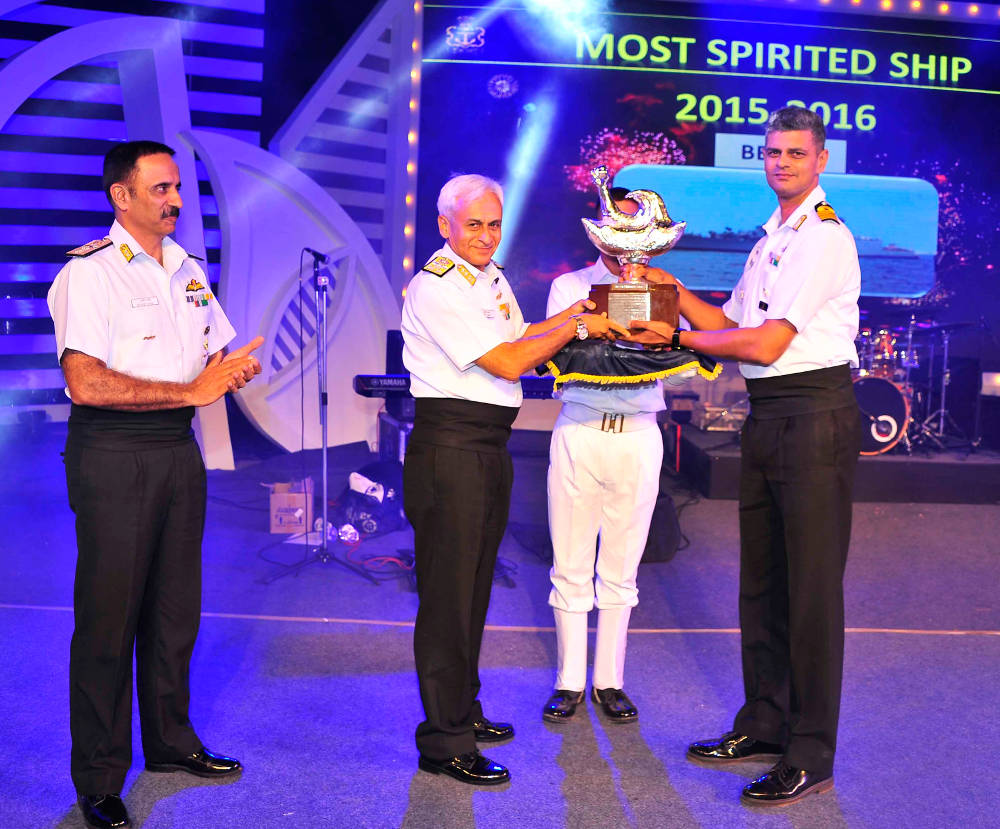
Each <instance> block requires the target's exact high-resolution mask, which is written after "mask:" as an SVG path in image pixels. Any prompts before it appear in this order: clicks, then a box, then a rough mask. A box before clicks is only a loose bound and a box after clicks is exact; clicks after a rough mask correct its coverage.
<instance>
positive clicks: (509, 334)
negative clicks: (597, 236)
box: [401, 175, 628, 785]
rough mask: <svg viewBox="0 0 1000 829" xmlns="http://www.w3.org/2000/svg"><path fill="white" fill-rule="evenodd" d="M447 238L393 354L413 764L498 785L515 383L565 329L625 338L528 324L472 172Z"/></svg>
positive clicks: (496, 208) (502, 778)
mask: <svg viewBox="0 0 1000 829" xmlns="http://www.w3.org/2000/svg"><path fill="white" fill-rule="evenodd" d="M438 214H439V215H438V231H439V232H440V234H441V236H442V237H443V238H444V239H445V245H444V246H443V247H442V248H441V249H440V250H438V251H437V252H436V253H435V255H434V256H433V257H432V258H431V260H430V261H429V262H428V263H427V264H426V265H425V266H424V268H423V270H421V271H420V272H419V273H417V274H416V275H415V276H414V277H413V279H412V280H411V282H410V284H409V286H408V287H407V290H406V299H405V301H404V303H403V314H402V322H401V328H402V332H403V362H404V364H405V366H406V368H407V370H408V371H409V372H410V390H411V392H412V394H413V396H414V397H415V398H416V415H415V420H414V426H413V432H412V433H411V435H410V439H409V442H408V445H407V449H406V459H405V462H404V465H403V500H404V507H405V510H406V516H407V518H408V519H409V521H410V523H411V525H412V526H413V532H414V548H415V555H416V563H415V566H416V573H417V592H418V594H419V597H420V607H419V610H418V612H417V620H416V626H415V629H414V634H413V649H414V657H415V661H416V668H417V679H418V682H419V685H420V698H421V701H422V703H423V707H424V715H425V719H424V721H423V722H422V723H420V725H418V726H417V730H416V743H417V749H418V751H419V752H420V757H419V765H420V768H422V769H424V770H425V771H429V772H432V773H435V774H447V775H450V776H452V777H454V778H456V779H457V780H460V781H462V782H465V783H470V784H474V785H495V784H499V783H504V782H506V781H507V780H509V779H510V773H509V772H508V770H507V769H506V768H505V767H504V766H502V765H500V764H499V763H495V762H493V761H491V760H490V759H488V758H486V757H484V756H483V755H481V754H480V753H479V752H478V750H477V749H476V743H477V741H478V742H499V741H501V740H507V739H510V738H511V737H513V735H514V729H513V727H512V726H510V725H509V724H507V723H497V722H491V721H490V720H488V719H487V718H486V717H485V716H484V715H483V709H482V706H481V705H480V703H479V700H478V695H479V689H480V680H479V649H480V645H481V642H482V635H483V626H484V625H485V622H486V610H487V607H488V605H489V598H490V589H491V587H492V583H493V567H494V563H495V561H496V555H497V549H498V548H499V545H500V540H501V538H502V537H503V533H504V529H505V527H506V525H507V514H508V509H509V505H510V490H511V483H512V479H513V470H512V465H511V459H510V455H509V454H508V452H507V439H508V437H509V436H510V430H511V425H512V424H513V422H514V418H515V417H516V416H517V412H518V408H519V407H520V405H521V385H520V377H521V375H522V374H524V373H525V372H527V371H530V370H532V369H533V368H534V367H536V366H538V365H541V364H542V363H544V362H545V361H546V360H547V359H549V358H550V357H551V356H553V355H554V354H555V353H556V352H557V351H559V349H561V348H562V347H563V346H564V345H566V343H568V342H570V340H572V339H573V338H574V337H580V338H585V337H588V336H601V337H608V338H614V337H615V336H616V335H618V336H622V335H627V334H628V332H627V331H626V330H625V329H623V328H621V327H620V326H617V325H615V324H614V323H612V322H610V321H609V320H608V319H607V318H606V317H604V316H598V315H595V314H587V313H584V312H585V311H586V309H587V307H590V306H588V305H587V304H586V303H584V302H575V303H574V304H573V305H572V307H570V308H567V309H565V310H563V311H562V312H561V313H559V314H556V315H554V316H553V317H551V318H549V319H547V320H545V321H543V322H540V323H534V324H531V325H529V324H527V323H526V322H525V321H524V318H523V317H522V315H521V309H520V308H519V307H518V304H517V300H516V299H515V298H514V294H513V292H512V291H511V289H510V285H509V284H508V283H507V280H506V278H505V277H504V275H503V273H502V271H501V269H500V268H499V267H498V266H497V265H496V263H495V262H493V253H494V251H495V250H496V247H497V245H498V244H499V243H500V238H501V223H502V218H503V190H502V189H501V188H500V185H499V184H497V182H495V181H493V180H492V179H488V178H485V177H483V176H478V175H463V176H457V177H455V178H452V179H451V180H450V181H448V182H447V183H446V184H445V185H444V187H443V188H442V189H441V193H440V195H439V197H438Z"/></svg>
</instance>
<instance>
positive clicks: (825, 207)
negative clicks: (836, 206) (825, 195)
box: [816, 201, 840, 225]
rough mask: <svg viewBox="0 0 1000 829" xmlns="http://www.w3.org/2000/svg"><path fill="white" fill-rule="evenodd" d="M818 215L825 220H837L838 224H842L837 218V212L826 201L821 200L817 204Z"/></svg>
mask: <svg viewBox="0 0 1000 829" xmlns="http://www.w3.org/2000/svg"><path fill="white" fill-rule="evenodd" d="M816 215H817V216H819V217H820V219H822V220H823V221H824V222H836V223H837V224H838V225H839V224H840V219H838V218H837V214H836V213H835V212H834V210H833V208H832V207H830V205H829V204H827V202H825V201H821V202H819V203H818V204H817V205H816Z"/></svg>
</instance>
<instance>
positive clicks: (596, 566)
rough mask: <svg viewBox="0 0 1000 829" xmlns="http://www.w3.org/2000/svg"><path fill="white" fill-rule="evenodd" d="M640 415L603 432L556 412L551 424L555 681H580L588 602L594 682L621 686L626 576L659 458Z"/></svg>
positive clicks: (645, 528)
mask: <svg viewBox="0 0 1000 829" xmlns="http://www.w3.org/2000/svg"><path fill="white" fill-rule="evenodd" d="M647 419H649V420H650V426H649V428H641V429H638V430H636V431H623V432H613V431H602V430H601V429H600V428H594V427H593V426H589V425H584V424H582V423H577V422H574V421H573V420H570V419H569V418H568V417H567V416H566V415H565V413H561V414H560V415H559V419H558V420H557V421H556V424H555V427H554V428H553V431H552V443H551V446H550V449H549V474H548V498H549V532H550V534H551V536H552V550H553V563H552V570H551V571H550V573H549V577H550V578H551V580H552V590H551V592H550V593H549V604H550V605H552V608H553V612H554V614H555V620H556V639H557V645H558V661H559V666H558V669H557V674H556V686H555V687H556V688H558V689H562V690H567V691H582V690H583V689H584V688H585V687H586V669H587V613H588V611H590V610H591V609H592V608H593V607H594V606H595V604H596V606H597V608H598V619H597V642H596V646H595V653H594V675H593V683H594V687H596V688H621V687H623V684H624V666H625V646H626V633H627V631H628V620H629V615H630V613H631V609H632V608H633V607H634V606H635V605H636V604H637V603H638V601H639V595H638V590H637V589H636V576H637V574H638V570H639V562H640V560H641V559H642V553H643V550H644V549H645V547H646V536H647V534H648V533H649V522H650V519H651V518H652V515H653V507H654V506H655V505H656V496H657V495H658V493H659V480H660V467H661V465H662V463H663V442H662V439H661V437H660V430H659V428H658V427H657V426H656V424H655V422H654V421H652V419H650V418H647ZM596 422H597V423H598V424H600V422H601V421H600V416H599V415H598V419H597V421H596ZM598 536H600V546H599V547H598Z"/></svg>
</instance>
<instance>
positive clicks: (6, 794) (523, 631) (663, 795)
mask: <svg viewBox="0 0 1000 829" xmlns="http://www.w3.org/2000/svg"><path fill="white" fill-rule="evenodd" d="M64 437H65V427H61V426H46V427H42V428H40V429H38V430H36V431H35V432H29V431H27V430H23V429H17V428H11V429H7V430H2V431H0V453H2V457H3V460H4V468H5V470H6V472H7V474H6V475H5V476H4V478H3V481H2V483H0V493H2V498H0V510H2V511H3V527H4V530H5V536H6V537H5V544H4V547H3V554H2V555H0V634H2V637H3V639H2V641H3V642H4V645H5V647H4V648H3V649H2V650H0V654H2V655H0V700H2V707H0V711H2V716H0V745H2V746H3V752H2V753H3V759H4V763H3V766H4V770H3V773H2V777H3V785H2V791H0V826H3V827H8V826H31V827H65V828H68V827H78V826H82V825H83V823H82V819H81V818H80V816H79V812H78V810H77V808H76V806H75V805H74V792H73V787H72V784H71V782H70V779H69V733H68V713H67V710H66V696H67V687H66V686H67V678H66V676H67V655H68V650H69V640H70V635H71V633H72V626H73V620H72V613H71V609H70V608H71V604H72V586H73V566H74V558H75V549H74V546H75V545H74V540H73V524H72V515H71V513H70V512H69V509H68V507H67V505H66V495H65V484H64V481H63V473H62V464H61V462H60V459H59V451H60V450H61V448H62V442H63V440H64ZM512 446H513V449H514V456H515V467H516V480H515V489H514V498H513V505H512V526H516V528H517V530H518V537H520V538H521V540H522V541H524V542H525V543H527V545H528V546H527V547H525V546H522V544H521V543H520V542H519V541H518V540H517V538H516V537H515V534H514V533H513V532H511V533H508V536H507V538H505V540H504V543H503V546H502V548H501V559H502V563H503V564H504V572H505V574H506V575H505V579H504V580H502V581H498V582H497V583H496V584H495V586H494V591H493V600H492V605H491V607H490V614H489V620H488V621H489V629H488V631H487V633H486V637H485V642H484V647H483V656H482V666H481V667H482V671H481V673H482V679H483V691H482V694H481V698H482V700H483V703H484V706H485V709H486V713H487V715H488V716H490V717H492V718H495V719H502V720H510V721H512V722H513V723H514V725H515V727H516V729H517V737H516V739H515V740H514V741H513V742H511V743H509V744H506V745H502V746H499V747H496V748H492V749H491V748H485V753H486V754H487V755H488V756H492V757H494V758H495V759H497V760H498V761H500V762H503V763H505V764H507V765H509V766H510V768H511V772H512V775H513V780H512V782H511V783H510V784H509V785H508V786H506V787H503V788H502V789H500V790H494V791H490V790H475V789H473V788H471V787H465V786H463V785H461V784H459V783H457V782H454V781H451V780H450V779H447V778H442V777H436V776H433V775H429V774H426V773H424V772H420V771H418V770H417V767H416V759H417V758H416V751H415V748H414V745H413V729H414V727H415V725H416V723H417V722H418V721H419V720H420V719H421V709H420V702H419V698H418V695H417V686H416V681H415V677H414V673H413V659H412V651H411V636H412V620H413V618H414V614H415V611H416V606H417V602H416V595H415V594H414V593H413V592H412V589H411V581H410V579H409V577H408V575H407V574H406V573H405V572H404V571H398V570H397V571H396V572H397V573H398V574H399V575H400V577H399V578H391V579H389V580H386V581H381V582H379V583H373V582H371V581H369V580H367V579H366V578H363V577H361V576H359V575H357V574H356V573H355V572H354V571H352V570H351V569H348V568H347V567H345V566H341V564H340V563H335V562H327V563H316V564H312V565H310V566H308V567H306V568H304V569H303V570H302V571H301V572H300V573H299V574H298V575H297V576H288V577H286V578H280V579H278V580H277V581H273V582H271V583H270V584H265V583H263V580H264V579H267V578H268V577H271V576H274V575H276V574H278V573H280V572H281V570H282V567H281V565H279V564H276V563H269V560H270V561H272V562H284V563H289V564H290V563H294V562H295V561H297V560H299V559H300V558H301V556H302V555H303V548H302V547H301V546H295V545H291V544H283V543H281V542H282V539H281V538H280V537H279V536H272V535H269V534H268V532H267V529H268V511H267V493H266V490H265V489H264V488H263V487H261V485H260V484H261V483H262V482H267V481H276V480H288V479H290V478H292V477H295V476H298V475H300V474H301V472H302V471H303V470H304V471H305V472H306V473H307V474H311V475H313V477H314V478H318V477H319V460H318V453H317V452H306V453H304V454H303V455H285V454H278V453H277V452H270V453H269V452H267V451H265V450H260V449H259V447H258V449H257V450H255V452H254V453H249V454H248V453H247V452H246V451H241V450H240V447H239V446H237V459H238V466H239V468H238V469H237V471H235V472H211V473H210V474H209V493H210V500H209V509H208V526H207V530H206V539H205V548H204V549H205V553H204V605H203V607H204V614H203V619H202V630H201V636H200V638H199V641H198V646H197V648H196V651H195V655H194V661H193V665H192V692H193V693H192V719H193V721H194V723H195V726H196V727H197V729H198V731H199V734H200V735H201V736H202V738H203V739H204V741H205V743H206V744H207V745H208V747H210V748H213V749H215V750H218V751H222V752H226V753H232V754H233V755H235V756H238V757H240V758H241V759H242V760H243V761H244V763H245V766H246V771H245V772H244V774H243V776H242V778H241V779H239V780H237V781H235V782H232V783H228V784H212V783H206V782H205V781H200V780H198V779H196V778H192V777H188V776H186V775H182V774H173V775H154V774H150V773H147V772H144V771H142V770H141V769H142V753H141V745H140V744H139V740H138V733H137V732H138V727H137V723H136V724H135V725H136V728H135V731H136V739H135V748H134V755H135V768H134V769H133V771H132V772H131V773H130V775H129V777H128V781H127V784H126V788H125V792H124V797H125V801H126V803H127V805H128V807H129V809H130V811H131V813H132V815H133V818H134V825H136V826H142V827H145V828H146V829H163V827H181V826H184V827H188V826H202V825H212V826H222V827H239V828H240V829H242V827H253V829H257V828H258V827H265V829H266V828H268V827H285V826H298V827H336V828H337V829H343V827H393V826H405V827H408V829H413V828H415V827H435V829H440V828H441V827H446V828H447V827H456V829H457V828H458V827H462V829H468V827H473V826H475V827H497V828H498V829H499V828H500V827H503V828H504V829H509V827H574V829H575V827H595V829H596V828H597V827H600V829H607V827H625V826H632V827H654V829H659V827H698V826H704V827H708V826H724V827H767V828H768V829H769V828H770V827H775V829H777V828H778V827H789V826H792V827H803V828H804V827H808V828H809V829H824V828H825V827H830V828H832V827H837V829H843V827H852V828H853V827H879V828H880V829H881V827H902V826H905V827H908V829H912V828H913V827H917V828H918V829H919V828H922V827H926V828H927V829H941V827H951V826H967V827H974V826H987V825H992V824H993V823H995V815H996V813H997V810H998V809H1000V794H998V792H1000V766H998V764H997V763H996V762H995V759H994V758H993V757H992V756H991V755H990V753H989V752H990V747H991V746H993V745H996V744H997V743H998V742H1000V724H998V720H997V717H996V711H997V710H998V708H1000V607H998V603H997V601H996V586H997V584H1000V556H998V554H997V552H998V550H997V543H996V539H997V538H998V537H1000V506H997V505H996V504H985V505H984V504H979V505H974V504H962V503H947V504H942V503H937V504H929V503H928V504H919V503H898V502H897V503H889V501H891V500H892V499H889V498H887V499H885V501H878V502H874V501H873V502H862V503H858V504H856V506H855V509H854V522H855V523H854V535H853V544H852V550H851V556H850V560H849V562H848V567H847V579H846V595H847V623H848V626H849V629H848V633H847V650H846V665H845V680H844V699H843V708H842V714H841V733H840V748H839V753H838V757H837V766H836V772H835V774H836V788H835V790H834V791H833V792H832V793H830V794H825V795H821V796H817V797H811V798H807V799H806V800H805V801H803V802H802V803H800V804H797V805H795V806H792V807H788V808H786V809H783V810H779V811H777V812H764V811H762V810H760V809H757V810H754V809H750V808H747V807H744V806H741V805H740V803H739V801H738V795H739V790H740V787H741V786H742V785H743V784H744V783H745V782H747V781H748V780H749V779H751V778H752V777H754V776H756V775H757V774H760V773H762V772H763V771H765V770H766V766H763V765H761V764H753V763H751V764H746V765H737V766H731V767H728V768H727V769H725V770H714V769H706V768H702V767H699V766H696V765H693V764H691V763H689V762H688V761H686V760H685V758H684V750H685V746H686V744H687V742H688V741H690V740H692V739H698V738H706V737H712V736H716V735H718V734H719V733H721V731H723V730H725V729H727V728H728V726H729V723H730V721H731V717H732V714H733V713H734V712H735V710H736V708H737V707H738V706H739V704H740V701H741V682H740V673H739V638H738V630H737V624H738V623H737V614H736V595H737V571H738V567H737V553H736V550H737V539H736V525H737V516H736V504H735V502H734V501H732V500H728V499H704V498H700V497H699V496H698V495H697V493H695V492H693V491H691V490H689V489H688V488H687V486H686V484H684V483H682V482H676V483H675V485H674V486H673V497H674V500H675V502H676V503H677V504H678V506H679V507H681V510H680V523H681V528H682V530H683V532H684V533H685V535H686V537H687V539H688V540H689V546H687V548H686V549H683V550H681V551H680V552H678V553H677V555H676V556H675V557H674V558H673V559H672V560H670V561H667V562H662V563H656V564H644V565H642V567H641V568H640V575H639V589H640V603H639V606H638V607H637V608H636V611H635V613H634V615H633V617H632V633H631V636H630V644H629V656H628V665H627V668H626V690H627V691H628V692H629V694H630V696H631V697H632V699H633V700H634V701H635V702H636V704H637V706H638V707H639V710H640V721H639V723H638V724H636V725H633V726H613V725H609V724H608V723H606V722H605V721H604V720H603V719H602V718H601V716H600V715H599V713H597V712H595V711H594V709H593V706H592V705H591V704H590V703H589V702H588V703H587V705H586V708H585V710H583V712H582V715H581V716H579V717H578V718H577V721H575V722H573V723H569V724H566V725H564V726H555V725H550V724H545V723H543V721H542V719H541V716H540V713H541V706H542V704H543V702H544V701H545V699H546V697H547V696H548V694H549V693H550V690H551V687H552V682H553V678H554V671H553V662H554V658H555V640H554V634H553V632H552V616H551V611H550V609H549V607H548V605H547V595H548V576H547V573H548V567H549V563H548V561H547V560H546V557H545V552H544V549H542V547H541V545H536V544H532V543H530V541H525V540H526V539H531V538H536V539H538V538H544V536H545V469H546V464H547V452H546V449H547V447H546V441H545V435H544V434H542V435H538V434H531V433H520V434H518V435H516V436H515V439H514V441H513V443H512ZM369 460H371V457H370V455H369V454H368V452H367V449H366V447H364V446H362V445H354V446H347V447H340V448H338V449H336V450H334V451H333V452H331V458H330V465H329V469H330V476H331V477H330V480H331V492H332V493H333V494H334V495H336V494H339V492H340V491H341V489H342V488H343V487H344V486H345V484H346V476H347V474H348V472H350V471H352V470H354V469H357V468H358V467H360V466H361V465H363V464H364V463H366V462H367V461H369ZM529 548H530V549H529ZM411 549H412V534H411V533H410V531H409V530H407V529H404V530H400V531H397V532H394V533H391V534H388V535H385V536H381V537H378V538H374V539H370V540H367V541H364V542H363V543H362V544H361V545H360V547H358V549H357V550H356V551H355V553H354V556H355V558H357V559H359V560H360V559H367V558H369V557H373V556H390V557H395V558H400V559H405V558H406V555H407V551H409V550H411ZM333 550H334V552H335V553H336V555H337V558H338V561H341V562H342V561H344V560H346V558H347V554H348V551H347V549H346V548H344V547H343V546H341V545H336V546H334V548H333Z"/></svg>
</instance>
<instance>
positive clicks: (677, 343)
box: [670, 328, 681, 348]
mask: <svg viewBox="0 0 1000 829" xmlns="http://www.w3.org/2000/svg"><path fill="white" fill-rule="evenodd" d="M670 347H671V348H680V347H681V329H680V328H675V329H674V335H673V336H672V337H671V338H670Z"/></svg>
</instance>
